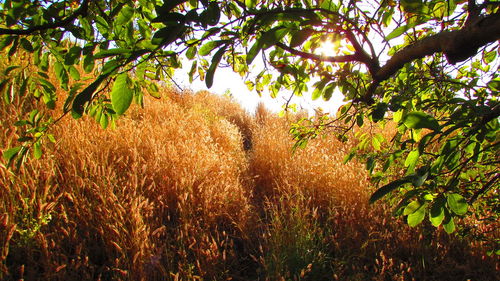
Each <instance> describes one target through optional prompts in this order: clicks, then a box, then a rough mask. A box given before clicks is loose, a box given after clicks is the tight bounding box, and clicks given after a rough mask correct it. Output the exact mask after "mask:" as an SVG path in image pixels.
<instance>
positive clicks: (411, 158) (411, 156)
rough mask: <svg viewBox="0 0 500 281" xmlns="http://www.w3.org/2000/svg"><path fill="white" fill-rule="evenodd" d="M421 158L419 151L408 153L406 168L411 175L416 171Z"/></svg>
mask: <svg viewBox="0 0 500 281" xmlns="http://www.w3.org/2000/svg"><path fill="white" fill-rule="evenodd" d="M419 157H420V153H419V152H418V150H412V151H411V152H410V153H408V156H407V157H406V160H405V167H408V172H409V173H412V172H413V171H414V170H415V167H416V166H417V162H418V158H419Z"/></svg>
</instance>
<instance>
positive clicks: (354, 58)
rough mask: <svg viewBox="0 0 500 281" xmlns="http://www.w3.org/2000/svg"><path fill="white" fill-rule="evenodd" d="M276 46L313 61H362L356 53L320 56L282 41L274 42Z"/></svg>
mask: <svg viewBox="0 0 500 281" xmlns="http://www.w3.org/2000/svg"><path fill="white" fill-rule="evenodd" d="M276 46H277V47H280V48H281V49H283V50H285V51H287V52H289V53H290V54H292V55H296V56H299V57H301V58H304V59H310V60H315V61H323V62H334V63H339V62H351V61H359V62H362V61H361V60H360V58H359V56H357V55H345V56H321V55H316V54H311V53H306V52H302V51H299V50H296V49H294V48H292V47H290V46H287V45H285V44H283V43H279V42H278V43H276Z"/></svg>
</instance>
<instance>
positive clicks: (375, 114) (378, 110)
mask: <svg viewBox="0 0 500 281" xmlns="http://www.w3.org/2000/svg"><path fill="white" fill-rule="evenodd" d="M386 112H387V104H386V103H383V102H382V103H379V104H377V105H376V106H375V108H374V109H373V111H372V114H371V118H372V120H373V122H378V121H380V120H382V119H384V116H385V113H386Z"/></svg>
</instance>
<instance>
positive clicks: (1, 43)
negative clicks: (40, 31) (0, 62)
mask: <svg viewBox="0 0 500 281" xmlns="http://www.w3.org/2000/svg"><path fill="white" fill-rule="evenodd" d="M14 38H15V37H14V36H5V37H3V38H2V39H0V51H3V50H4V49H5V48H7V47H9V46H10V44H12V41H14Z"/></svg>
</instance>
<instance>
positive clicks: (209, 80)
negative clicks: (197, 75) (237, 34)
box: [205, 45, 227, 88]
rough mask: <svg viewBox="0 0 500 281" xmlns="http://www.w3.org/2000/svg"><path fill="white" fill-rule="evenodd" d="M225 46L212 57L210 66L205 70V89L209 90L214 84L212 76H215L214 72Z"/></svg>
mask: <svg viewBox="0 0 500 281" xmlns="http://www.w3.org/2000/svg"><path fill="white" fill-rule="evenodd" d="M226 48H227V45H224V46H222V47H221V48H220V49H219V50H218V51H217V52H216V53H215V55H214V56H213V58H212V64H211V65H210V67H209V68H208V70H207V76H206V80H205V82H206V84H207V88H211V87H212V85H213V83H214V75H215V70H216V69H217V67H218V66H219V63H220V61H221V59H222V56H223V55H224V52H225V51H226Z"/></svg>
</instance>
